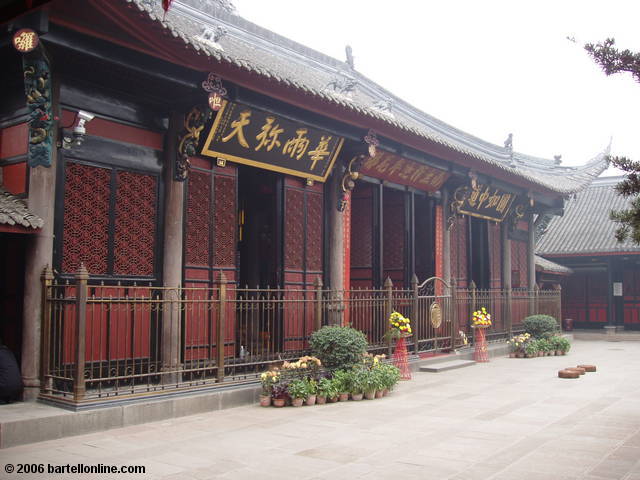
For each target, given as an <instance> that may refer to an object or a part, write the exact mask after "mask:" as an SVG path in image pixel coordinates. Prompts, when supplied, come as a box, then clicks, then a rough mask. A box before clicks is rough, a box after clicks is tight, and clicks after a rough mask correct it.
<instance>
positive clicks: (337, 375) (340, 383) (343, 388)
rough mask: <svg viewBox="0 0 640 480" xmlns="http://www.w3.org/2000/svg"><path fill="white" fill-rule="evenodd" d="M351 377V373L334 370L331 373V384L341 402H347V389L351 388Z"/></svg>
mask: <svg viewBox="0 0 640 480" xmlns="http://www.w3.org/2000/svg"><path fill="white" fill-rule="evenodd" d="M352 379H353V375H352V373H351V371H347V370H336V371H335V372H334V373H333V382H334V384H335V387H336V389H337V391H338V398H339V400H340V401H341V402H345V401H347V400H349V389H350V388H351V382H352Z"/></svg>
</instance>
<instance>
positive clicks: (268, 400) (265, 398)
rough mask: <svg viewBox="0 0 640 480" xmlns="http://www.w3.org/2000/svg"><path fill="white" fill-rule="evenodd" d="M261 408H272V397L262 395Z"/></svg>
mask: <svg viewBox="0 0 640 480" xmlns="http://www.w3.org/2000/svg"><path fill="white" fill-rule="evenodd" d="M260 406H261V407H270V406H271V395H260Z"/></svg>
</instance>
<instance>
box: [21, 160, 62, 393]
mask: <svg viewBox="0 0 640 480" xmlns="http://www.w3.org/2000/svg"><path fill="white" fill-rule="evenodd" d="M57 157H58V152H57V149H55V148H54V149H53V152H52V158H51V166H50V167H44V166H39V167H32V168H30V172H29V198H28V199H27V205H28V207H29V210H30V211H31V212H32V213H34V214H35V215H38V216H39V217H40V218H42V220H43V221H44V225H43V227H42V229H41V230H40V231H39V232H38V233H36V234H34V235H31V236H30V237H31V238H29V239H28V240H27V247H26V252H25V275H24V299H23V301H24V306H23V314H22V365H21V372H22V382H23V383H24V393H23V397H22V398H23V400H25V401H33V400H35V399H36V398H37V396H38V393H39V390H40V373H41V365H40V360H41V356H40V353H41V338H42V331H41V321H42V307H43V305H42V281H41V279H40V277H41V275H42V272H43V271H44V269H45V267H46V266H47V265H52V264H53V231H54V228H53V227H54V221H55V214H54V205H55V195H56V167H57V163H58V158H57ZM58 221H60V222H61V221H62V218H60V219H58Z"/></svg>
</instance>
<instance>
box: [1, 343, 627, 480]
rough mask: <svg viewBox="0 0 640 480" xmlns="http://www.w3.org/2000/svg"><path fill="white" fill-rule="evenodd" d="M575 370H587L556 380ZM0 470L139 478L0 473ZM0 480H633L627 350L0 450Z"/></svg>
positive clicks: (589, 351)
mask: <svg viewBox="0 0 640 480" xmlns="http://www.w3.org/2000/svg"><path fill="white" fill-rule="evenodd" d="M579 363H590V364H595V365H596V366H597V368H598V371H597V372H596V373H587V374H586V375H584V376H582V377H581V378H579V379H576V380H569V379H567V380H564V379H559V378H557V371H558V370H559V369H561V368H564V367H568V366H573V365H577V364H579ZM7 463H11V464H12V465H15V466H17V465H18V464H43V465H44V468H45V469H46V468H47V464H51V465H66V464H71V465H76V464H84V465H98V464H103V465H142V466H144V467H145V469H146V474H137V475H135V474H126V475H117V476H115V475H109V474H85V475H79V474H76V475H74V474H71V473H69V474H60V475H47V474H43V475H32V474H24V473H23V474H17V473H11V474H8V473H5V471H4V469H5V465H6V464H7ZM0 478H15V479H16V480H18V479H26V478H83V479H84V478H95V479H107V478H138V479H143V478H149V479H159V478H162V479H166V480H169V479H209V478H215V479H237V480H242V479H262V480H271V479H278V480H283V479H287V480H289V479H333V480H337V479H354V478H367V479H387V478H388V479H405V478H406V479H456V480H462V479H467V480H476V479H492V480H507V479H508V480H564V479H593V480H596V479H625V480H640V342H624V341H623V342H605V341H580V340H576V341H574V342H573V349H572V350H571V352H569V354H568V355H567V356H564V357H543V358H534V359H509V358H492V359H491V362H490V363H487V364H477V365H474V366H471V367H468V368H464V369H460V370H452V371H448V372H444V373H437V374H432V373H414V379H413V380H411V381H409V382H403V383H402V384H401V385H400V386H399V387H398V388H397V390H396V391H395V392H394V393H393V394H392V395H390V396H388V397H386V398H383V399H379V400H369V401H367V400H363V401H361V402H353V401H350V402H346V403H335V404H328V405H322V406H314V407H302V408H297V409H296V408H292V407H288V408H282V409H276V408H260V407H259V406H257V405H256V406H246V407H238V408H234V409H230V410H222V411H216V412H211V413H208V414H200V415H195V416H190V417H181V418H176V419H173V420H170V421H163V422H156V423H149V424H144V425H138V426H133V427H127V428H121V429H117V430H109V431H106V432H102V433H94V434H90V435H83V436H76V437H69V438H63V439H59V440H53V441H47V442H41V443H36V444H30V445H24V446H19V447H14V448H9V449H5V450H0Z"/></svg>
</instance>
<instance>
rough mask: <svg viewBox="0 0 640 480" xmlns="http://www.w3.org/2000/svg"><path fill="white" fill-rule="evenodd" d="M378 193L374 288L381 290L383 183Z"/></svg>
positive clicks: (382, 276)
mask: <svg viewBox="0 0 640 480" xmlns="http://www.w3.org/2000/svg"><path fill="white" fill-rule="evenodd" d="M376 192H377V193H376V194H375V195H374V196H373V198H374V201H375V202H376V204H375V205H374V209H373V211H374V212H375V213H374V215H375V219H374V230H373V231H374V236H375V242H374V243H375V248H374V252H375V253H374V256H375V259H374V262H373V265H374V272H373V286H374V288H380V286H381V285H382V281H383V280H382V279H383V278H384V186H383V185H382V183H380V184H378V189H377V190H376Z"/></svg>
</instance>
